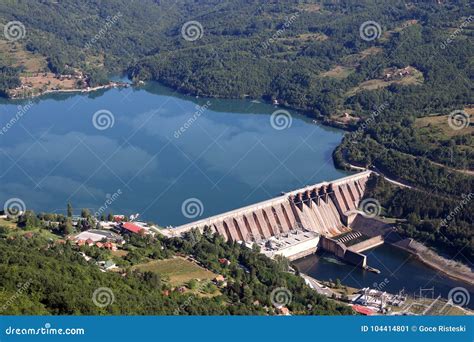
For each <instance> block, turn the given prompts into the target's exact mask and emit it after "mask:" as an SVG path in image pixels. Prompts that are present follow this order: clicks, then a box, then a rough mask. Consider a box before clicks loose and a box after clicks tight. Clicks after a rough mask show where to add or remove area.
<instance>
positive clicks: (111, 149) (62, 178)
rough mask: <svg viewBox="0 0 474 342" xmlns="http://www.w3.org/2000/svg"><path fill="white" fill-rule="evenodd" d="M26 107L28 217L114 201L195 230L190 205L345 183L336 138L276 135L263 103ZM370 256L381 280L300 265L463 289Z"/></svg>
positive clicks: (315, 132) (5, 148)
mask: <svg viewBox="0 0 474 342" xmlns="http://www.w3.org/2000/svg"><path fill="white" fill-rule="evenodd" d="M208 101H209V102H208ZM26 103H28V101H22V102H18V101H6V100H2V101H1V102H0V128H4V130H3V134H0V158H1V159H0V160H1V162H0V182H1V183H0V184H1V185H0V203H2V204H3V203H4V202H5V201H6V200H8V199H10V198H20V199H21V200H23V201H24V202H25V204H26V207H27V208H29V209H34V210H36V211H52V212H58V213H65V207H66V203H67V202H71V203H72V204H73V206H74V207H75V208H90V209H91V210H92V211H93V212H94V211H96V210H98V208H100V207H101V206H103V205H104V203H106V201H107V200H108V199H109V200H111V199H113V201H112V204H111V205H110V206H109V208H110V209H108V210H107V211H109V210H110V211H112V212H114V213H123V214H133V213H140V214H141V216H142V218H144V219H146V220H152V221H155V222H157V223H159V224H161V225H163V226H165V225H178V224H182V223H186V222H190V221H193V220H195V218H191V217H187V216H186V215H183V212H182V205H183V202H185V201H186V200H187V199H189V198H197V199H199V201H200V202H201V203H202V206H203V209H202V212H201V211H198V213H200V214H201V215H200V216H198V217H196V219H197V218H199V217H206V216H210V215H214V214H218V213H221V212H224V211H227V210H231V209H234V208H238V207H241V206H244V205H247V204H251V203H255V202H257V201H261V200H264V199H268V198H270V197H273V196H275V195H278V194H279V193H280V192H281V191H289V190H294V189H296V188H299V187H302V186H305V185H308V184H313V183H317V182H320V181H324V180H332V179H336V178H339V177H342V176H345V175H346V174H345V173H344V172H342V171H339V170H336V169H335V168H334V166H333V163H332V159H331V153H332V151H333V149H334V148H335V147H336V146H337V145H338V143H339V142H340V140H341V138H342V132H341V131H338V130H335V129H330V128H325V127H321V126H319V125H316V124H314V123H313V122H311V121H309V120H308V119H306V118H304V117H302V116H300V115H298V114H296V113H294V112H293V113H292V122H291V126H290V127H288V128H287V129H283V130H276V129H274V128H273V127H272V125H271V120H270V118H271V116H270V115H271V113H272V112H274V111H275V110H276V108H275V107H273V106H271V105H267V104H261V103H254V102H250V101H244V100H216V99H196V98H193V97H185V96H180V95H177V94H175V93H173V92H171V91H170V90H169V89H167V88H164V87H161V86H159V85H157V84H150V85H147V86H146V87H145V88H141V89H134V88H128V89H112V90H107V91H102V92H96V93H91V94H68V95H64V94H62V95H58V94H55V95H51V96H46V97H41V98H40V99H34V100H32V106H31V108H30V109H28V110H27V111H26V112H25V113H23V112H20V115H18V114H17V113H18V108H17V106H18V105H19V104H21V105H25V104H26ZM198 105H200V106H204V105H205V106H206V107H208V108H207V109H200V108H199V107H197V106H198ZM99 110H108V111H110V112H111V113H112V115H113V126H111V127H110V128H108V129H105V130H99V129H97V128H96V127H95V126H94V124H93V115H94V113H96V112H97V111H99ZM14 117H18V118H19V119H18V120H17V121H16V122H13V124H12V121H11V120H12V118H14ZM190 119H192V120H191V121H190ZM186 123H187V124H186ZM5 129H6V131H5ZM177 132H179V133H177ZM78 212H79V210H77V213H78ZM187 214H188V216H190V215H189V212H188V213H187ZM367 253H368V257H369V259H368V260H369V264H370V265H371V266H373V267H376V268H379V269H380V270H382V273H381V274H380V275H376V274H373V273H370V272H364V271H362V270H359V269H354V268H353V267H351V266H349V265H345V264H341V263H340V262H338V261H337V260H335V259H334V258H332V257H330V256H328V257H324V256H323V257H321V256H311V257H308V258H306V259H303V260H300V261H298V262H297V264H298V265H299V267H300V268H301V270H302V271H304V272H305V273H308V274H310V275H313V276H314V277H315V278H318V279H330V278H332V279H336V278H339V279H341V280H342V281H343V283H346V284H349V285H352V286H355V287H363V286H373V284H374V283H379V284H380V283H382V282H383V281H384V280H385V279H388V282H386V283H387V284H386V285H385V286H386V287H385V288H386V289H387V290H388V291H391V292H396V291H398V290H400V289H401V288H403V287H405V288H406V289H407V291H414V290H417V289H418V288H419V287H420V286H421V287H432V286H435V288H436V292H437V293H441V294H443V295H446V294H447V293H448V292H449V289H451V288H452V287H455V286H456V285H459V284H457V283H456V282H454V281H452V280H450V279H449V278H446V277H441V276H439V275H437V274H436V272H434V271H433V270H431V269H429V268H427V267H425V266H424V265H422V264H420V263H419V262H417V261H416V260H413V259H410V258H409V259H408V261H407V255H406V254H405V253H403V252H401V251H399V250H395V251H394V250H391V249H390V247H389V246H383V247H380V248H377V249H374V250H372V251H369V252H367ZM463 286H465V285H463ZM469 290H470V291H471V292H472V288H469Z"/></svg>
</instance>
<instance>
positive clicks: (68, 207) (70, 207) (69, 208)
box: [67, 202, 73, 217]
mask: <svg viewBox="0 0 474 342" xmlns="http://www.w3.org/2000/svg"><path fill="white" fill-rule="evenodd" d="M72 212H73V210H72V205H71V203H69V202H68V204H67V217H72Z"/></svg>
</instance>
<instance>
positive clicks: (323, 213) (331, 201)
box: [163, 171, 372, 242]
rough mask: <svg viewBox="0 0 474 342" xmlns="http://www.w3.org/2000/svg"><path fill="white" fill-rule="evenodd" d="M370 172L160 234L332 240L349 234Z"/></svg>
mask: <svg viewBox="0 0 474 342" xmlns="http://www.w3.org/2000/svg"><path fill="white" fill-rule="evenodd" d="M371 173H372V172H371V171H365V172H361V173H358V174H355V175H351V176H348V177H344V178H341V179H338V180H335V181H332V182H322V183H318V184H315V185H311V186H307V187H304V188H301V189H298V190H294V191H291V192H289V193H285V194H283V195H281V196H278V197H275V198H272V199H270V200H267V201H263V202H259V203H256V204H253V205H249V206H246V207H243V208H240V209H236V210H232V211H229V212H226V213H223V214H219V215H216V216H212V217H209V218H206V219H202V220H199V221H195V222H191V223H188V224H185V225H182V226H179V227H176V228H170V229H165V230H163V233H165V235H171V236H176V235H178V236H179V235H181V234H183V233H185V232H187V231H189V230H191V229H193V228H196V229H199V230H201V231H202V230H203V229H204V227H206V226H207V227H210V228H211V229H212V230H213V231H214V232H217V233H219V234H220V235H222V236H223V237H224V239H226V240H231V241H242V242H252V241H260V240H266V239H269V238H271V237H272V236H279V235H281V234H287V233H288V232H289V231H292V230H295V229H304V230H307V231H312V232H315V233H317V234H319V235H321V236H328V237H333V236H337V235H340V234H342V233H344V232H347V231H349V230H350V229H349V228H348V222H349V221H350V219H349V218H350V217H351V215H352V214H351V213H353V212H355V211H356V210H357V207H358V205H359V202H360V200H361V199H362V197H363V196H364V192H365V189H366V183H367V180H368V178H369V177H370V175H371Z"/></svg>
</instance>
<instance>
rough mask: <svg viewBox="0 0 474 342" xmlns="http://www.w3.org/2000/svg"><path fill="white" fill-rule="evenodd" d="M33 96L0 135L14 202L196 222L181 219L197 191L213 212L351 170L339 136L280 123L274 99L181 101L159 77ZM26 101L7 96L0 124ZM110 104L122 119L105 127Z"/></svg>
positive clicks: (0, 197)
mask: <svg viewBox="0 0 474 342" xmlns="http://www.w3.org/2000/svg"><path fill="white" fill-rule="evenodd" d="M32 101H33V105H32V107H31V109H29V110H28V111H27V112H26V113H24V114H23V115H22V116H21V118H20V119H19V120H18V121H17V122H16V123H14V124H13V125H11V127H10V125H9V129H8V130H7V131H6V132H4V134H3V135H0V158H1V163H0V181H1V187H0V202H1V203H4V202H5V201H6V200H7V199H9V198H12V197H15V198H20V199H22V200H23V201H24V202H25V204H26V206H27V208H30V209H34V210H37V211H40V210H41V211H54V212H59V213H64V212H65V207H66V203H67V202H68V201H70V202H71V203H72V204H73V206H74V207H75V208H90V209H91V210H92V211H93V212H94V211H96V210H98V208H100V207H101V206H103V205H104V203H105V202H106V200H107V199H108V198H111V197H113V199H114V201H113V203H112V204H111V205H110V211H113V212H114V213H124V214H133V213H140V214H141V216H142V218H144V219H146V220H152V221H155V222H157V223H159V224H160V225H178V224H182V223H185V222H190V221H193V220H194V219H192V218H188V217H186V216H184V215H183V214H182V210H181V207H182V204H183V202H184V201H185V200H186V199H188V198H197V199H199V200H200V201H201V202H202V205H203V210H202V215H201V216H200V217H206V216H210V215H213V214H217V213H221V212H224V211H227V210H230V209H234V208H238V207H241V206H243V205H247V204H251V203H254V202H257V201H261V200H264V199H268V198H270V197H273V196H275V195H278V194H279V193H280V192H281V191H289V190H293V189H296V188H298V187H302V186H304V185H308V184H312V183H317V182H320V181H324V180H332V179H335V178H338V177H341V176H344V175H345V173H343V172H342V171H338V170H336V169H335V168H334V166H333V163H332V160H331V152H332V150H333V149H334V148H335V147H336V146H337V144H338V143H339V142H340V140H341V138H342V133H341V131H338V130H334V129H330V128H325V127H321V126H319V125H316V124H314V123H312V122H310V121H309V120H307V119H305V118H303V117H302V116H299V115H297V114H296V113H292V114H293V117H292V122H291V126H290V127H289V128H287V129H283V130H276V129H274V128H273V127H272V126H271V123H270V114H271V113H272V112H274V111H275V110H276V109H277V108H274V107H273V106H271V105H267V104H261V103H254V102H250V101H245V100H215V99H196V98H194V97H185V96H179V95H176V94H175V93H173V92H171V91H170V90H169V89H167V88H164V87H161V86H159V85H157V84H150V85H148V86H146V87H145V88H141V89H134V88H127V89H112V90H107V91H102V92H96V93H91V94H74V95H73V94H68V95H64V94H55V95H51V96H46V97H41V98H40V99H34V100H32ZM207 101H209V102H207ZM25 103H27V101H22V102H18V101H15V102H12V101H3V102H0V128H1V127H5V126H7V123H8V122H9V121H10V120H11V119H12V118H13V117H15V115H16V113H17V111H18V108H17V106H18V105H19V104H23V105H24V104H25ZM207 103H208V108H207V109H202V110H200V109H199V108H198V107H197V105H201V106H203V105H206V104H207ZM102 109H105V110H108V111H110V112H111V113H112V114H113V120H114V123H113V126H112V127H110V128H108V129H105V130H98V129H96V128H95V127H94V125H93V122H92V120H93V115H94V113H95V112H97V111H98V110H102ZM192 118H194V119H195V120H194V121H193V120H191V121H192V122H191V123H190V124H188V125H185V124H186V123H189V122H190V121H189V120H190V119H192ZM180 128H181V131H180ZM178 131H180V132H181V133H177V132H178ZM120 193H121V194H120ZM114 194H115V195H114ZM117 194H118V196H117ZM188 216H189V215H188Z"/></svg>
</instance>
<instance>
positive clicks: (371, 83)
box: [346, 68, 424, 97]
mask: <svg viewBox="0 0 474 342" xmlns="http://www.w3.org/2000/svg"><path fill="white" fill-rule="evenodd" d="M410 70H411V74H410V75H407V76H404V77H402V78H400V79H393V80H385V79H372V80H368V81H365V82H362V83H361V84H359V85H358V86H357V87H354V88H352V89H350V90H349V91H348V92H347V93H346V96H348V97H350V96H353V95H355V94H357V93H358V92H360V91H362V90H375V89H380V88H385V87H388V86H389V85H391V84H401V85H416V84H421V83H423V82H424V77H423V74H422V73H421V72H420V71H418V70H416V69H415V68H410Z"/></svg>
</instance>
